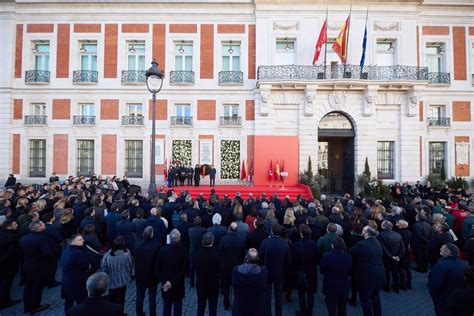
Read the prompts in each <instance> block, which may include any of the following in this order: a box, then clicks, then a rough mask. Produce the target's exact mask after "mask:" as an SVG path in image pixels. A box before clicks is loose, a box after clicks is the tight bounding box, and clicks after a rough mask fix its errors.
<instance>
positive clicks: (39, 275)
mask: <svg viewBox="0 0 474 316" xmlns="http://www.w3.org/2000/svg"><path fill="white" fill-rule="evenodd" d="M29 229H30V231H31V233H29V234H28V235H26V236H24V237H22V238H21V239H20V254H21V255H22V256H23V276H24V279H25V287H24V289H23V302H24V312H25V313H31V314H35V313H38V312H40V311H43V310H45V309H48V308H49V305H48V304H45V305H40V303H41V296H42V294H43V286H44V283H45V281H46V277H47V274H48V267H47V264H48V257H49V256H51V248H50V247H49V246H48V239H47V237H46V236H45V234H44V230H45V225H44V223H43V222H41V221H37V222H31V223H30V226H29Z"/></svg>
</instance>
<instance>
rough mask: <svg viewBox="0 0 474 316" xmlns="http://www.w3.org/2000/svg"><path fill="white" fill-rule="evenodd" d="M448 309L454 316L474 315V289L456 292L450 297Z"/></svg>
mask: <svg viewBox="0 0 474 316" xmlns="http://www.w3.org/2000/svg"><path fill="white" fill-rule="evenodd" d="M448 308H449V310H450V311H451V313H452V315H453V316H472V315H474V287H470V288H463V289H457V290H454V291H453V292H452V293H451V294H450V295H449V297H448Z"/></svg>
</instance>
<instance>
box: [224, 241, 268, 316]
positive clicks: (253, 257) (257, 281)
mask: <svg viewBox="0 0 474 316" xmlns="http://www.w3.org/2000/svg"><path fill="white" fill-rule="evenodd" d="M259 261H260V259H259V256H258V251H257V249H255V248H250V249H249V251H248V252H247V255H246V256H245V262H244V264H241V265H238V266H236V267H235V268H234V270H233V271H232V287H233V288H234V304H233V306H232V315H234V316H262V315H263V314H264V312H265V307H266V293H265V290H266V288H267V284H268V270H267V268H266V267H262V266H259V265H258V262H259Z"/></svg>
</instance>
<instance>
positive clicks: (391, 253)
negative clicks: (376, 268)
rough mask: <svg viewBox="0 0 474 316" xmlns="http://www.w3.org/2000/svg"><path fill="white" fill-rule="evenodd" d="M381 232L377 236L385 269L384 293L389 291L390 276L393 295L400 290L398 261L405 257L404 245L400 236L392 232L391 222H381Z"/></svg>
mask: <svg viewBox="0 0 474 316" xmlns="http://www.w3.org/2000/svg"><path fill="white" fill-rule="evenodd" d="M381 226H382V230H383V231H382V232H381V233H380V234H379V235H378V236H377V238H378V240H379V241H380V243H381V244H382V249H383V265H384V267H385V280H386V283H385V287H384V290H385V291H386V292H389V291H390V275H391V276H392V281H393V290H394V291H395V293H398V292H399V289H400V260H401V258H403V257H404V256H405V245H404V244H403V239H402V236H400V234H399V233H397V232H394V231H393V230H392V229H393V224H392V222H391V221H388V220H385V221H383V222H382V225H381Z"/></svg>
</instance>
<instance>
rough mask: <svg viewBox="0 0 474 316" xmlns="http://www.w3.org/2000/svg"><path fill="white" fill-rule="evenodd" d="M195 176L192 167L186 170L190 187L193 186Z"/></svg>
mask: <svg viewBox="0 0 474 316" xmlns="http://www.w3.org/2000/svg"><path fill="white" fill-rule="evenodd" d="M193 175H194V169H193V167H192V166H191V165H189V166H188V167H187V168H186V178H187V179H188V186H192V185H193Z"/></svg>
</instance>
